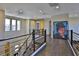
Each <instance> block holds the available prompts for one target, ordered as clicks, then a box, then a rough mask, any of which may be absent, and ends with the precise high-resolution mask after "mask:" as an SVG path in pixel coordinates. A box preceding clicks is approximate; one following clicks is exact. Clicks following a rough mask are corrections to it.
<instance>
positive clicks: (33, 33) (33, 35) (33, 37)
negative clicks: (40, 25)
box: [32, 30, 35, 51]
mask: <svg viewBox="0 0 79 59" xmlns="http://www.w3.org/2000/svg"><path fill="white" fill-rule="evenodd" d="M32 40H33V51H35V30H33V32H32Z"/></svg>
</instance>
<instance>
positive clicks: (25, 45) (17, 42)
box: [0, 29, 46, 56]
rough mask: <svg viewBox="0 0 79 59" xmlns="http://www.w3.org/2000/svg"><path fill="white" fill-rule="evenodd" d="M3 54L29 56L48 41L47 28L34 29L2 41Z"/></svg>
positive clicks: (1, 51)
mask: <svg viewBox="0 0 79 59" xmlns="http://www.w3.org/2000/svg"><path fill="white" fill-rule="evenodd" d="M0 42H1V43H2V44H1V45H0V55H1V56H29V55H31V54H32V53H33V52H35V51H36V50H37V49H38V48H39V47H40V46H41V45H42V44H43V43H45V42H46V30H44V29H41V30H33V32H32V33H30V34H27V35H21V36H18V37H14V38H8V39H4V40H1V41H0Z"/></svg>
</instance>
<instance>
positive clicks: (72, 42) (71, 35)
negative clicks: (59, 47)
mask: <svg viewBox="0 0 79 59" xmlns="http://www.w3.org/2000/svg"><path fill="white" fill-rule="evenodd" d="M72 43H73V30H71V45H72Z"/></svg>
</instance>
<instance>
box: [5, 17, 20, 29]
mask: <svg viewBox="0 0 79 59" xmlns="http://www.w3.org/2000/svg"><path fill="white" fill-rule="evenodd" d="M20 29H21V21H20V20H17V19H9V18H5V31H19V30H20Z"/></svg>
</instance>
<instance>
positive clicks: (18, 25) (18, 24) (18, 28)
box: [17, 20, 21, 30]
mask: <svg viewBox="0 0 79 59" xmlns="http://www.w3.org/2000/svg"><path fill="white" fill-rule="evenodd" d="M20 24H21V23H20V21H19V20H18V21H17V30H20Z"/></svg>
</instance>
